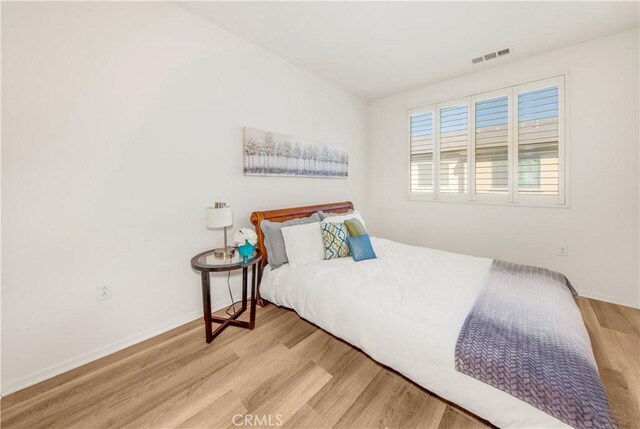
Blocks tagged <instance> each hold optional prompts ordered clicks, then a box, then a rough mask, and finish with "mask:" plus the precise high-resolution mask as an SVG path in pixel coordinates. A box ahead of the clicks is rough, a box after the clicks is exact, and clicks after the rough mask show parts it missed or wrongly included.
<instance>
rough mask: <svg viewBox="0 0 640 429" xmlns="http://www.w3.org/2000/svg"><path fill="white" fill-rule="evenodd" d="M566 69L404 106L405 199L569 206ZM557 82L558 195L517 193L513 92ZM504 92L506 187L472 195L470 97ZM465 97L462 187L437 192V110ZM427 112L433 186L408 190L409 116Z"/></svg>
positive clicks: (472, 115) (473, 139) (472, 114)
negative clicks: (429, 115)
mask: <svg viewBox="0 0 640 429" xmlns="http://www.w3.org/2000/svg"><path fill="white" fill-rule="evenodd" d="M567 81H568V72H565V73H559V74H552V75H547V76H546V77H542V78H538V79H527V80H524V81H520V82H516V83H513V84H510V85H506V86H502V87H497V88H495V89H490V90H484V91H478V92H474V93H473V94H471V95H467V96H463V97H455V98H453V97H452V98H447V99H445V100H444V101H439V102H432V103H429V104H426V105H424V106H422V107H417V108H412V109H409V110H408V112H407V128H406V130H407V133H408V138H407V140H408V142H409V143H408V144H407V145H406V146H405V148H407V151H408V155H407V157H406V163H405V166H406V167H405V168H406V169H408V174H407V177H408V180H407V183H408V187H407V193H406V199H407V200H410V201H428V202H455V203H471V204H490V205H508V206H521V207H550V208H568V207H569V162H568V157H569V144H568V140H569V139H568V130H569V115H568V104H569V103H568V99H569V93H568V92H569V88H568V82H567ZM555 85H557V86H558V175H559V189H558V195H557V196H556V195H518V183H517V180H516V178H517V177H518V134H519V133H518V127H519V124H518V109H517V107H518V106H517V105H518V103H517V101H518V100H517V97H518V93H519V92H526V91H531V90H535V89H538V88H545V87H549V86H555ZM505 95H507V99H508V106H509V107H508V114H509V120H508V124H509V130H508V165H509V171H508V192H507V193H506V195H505V194H476V192H475V191H476V183H475V151H476V147H475V143H476V129H475V121H476V117H475V108H476V102H479V101H483V100H487V99H491V98H498V97H502V96H505ZM465 100H466V103H467V112H468V128H467V135H468V145H467V192H465V193H462V194H455V193H451V194H450V193H442V192H440V189H439V188H440V186H439V185H440V183H439V182H440V171H439V167H440V109H442V108H446V107H451V106H455V105H460V104H462V103H464V101H465ZM425 111H431V112H433V121H434V149H433V152H434V155H433V160H434V161H433V168H434V172H433V191H428V192H425V191H412V190H411V116H412V115H416V114H418V113H420V112H425Z"/></svg>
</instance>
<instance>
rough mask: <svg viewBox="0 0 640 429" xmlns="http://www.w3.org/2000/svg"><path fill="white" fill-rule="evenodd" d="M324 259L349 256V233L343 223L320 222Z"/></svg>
mask: <svg viewBox="0 0 640 429" xmlns="http://www.w3.org/2000/svg"><path fill="white" fill-rule="evenodd" d="M320 229H321V230H322V243H323V244H324V259H335V258H344V257H345V256H349V254H350V253H349V244H348V243H347V238H348V237H349V233H348V232H347V228H346V227H345V226H344V224H343V223H330V222H321V223H320Z"/></svg>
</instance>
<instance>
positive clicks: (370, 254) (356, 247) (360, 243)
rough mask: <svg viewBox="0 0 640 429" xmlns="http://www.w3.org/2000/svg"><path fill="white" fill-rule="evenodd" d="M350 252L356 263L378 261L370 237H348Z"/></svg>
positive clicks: (366, 235)
mask: <svg viewBox="0 0 640 429" xmlns="http://www.w3.org/2000/svg"><path fill="white" fill-rule="evenodd" d="M347 242H348V243H349V250H350V251H351V257H352V258H353V260H354V261H356V262H358V261H364V260H367V259H376V252H374V251H373V246H371V240H370V239H369V235H368V234H365V235H361V236H359V237H347Z"/></svg>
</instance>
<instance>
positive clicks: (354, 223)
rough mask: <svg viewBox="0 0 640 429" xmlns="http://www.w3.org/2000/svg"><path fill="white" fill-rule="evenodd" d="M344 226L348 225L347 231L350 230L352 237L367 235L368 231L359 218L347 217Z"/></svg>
mask: <svg viewBox="0 0 640 429" xmlns="http://www.w3.org/2000/svg"><path fill="white" fill-rule="evenodd" d="M344 226H346V227H347V231H349V235H350V236H351V237H360V236H361V235H365V234H366V233H367V230H366V228H365V227H364V225H363V224H362V222H360V221H359V220H358V219H356V218H353V219H347V220H345V221H344Z"/></svg>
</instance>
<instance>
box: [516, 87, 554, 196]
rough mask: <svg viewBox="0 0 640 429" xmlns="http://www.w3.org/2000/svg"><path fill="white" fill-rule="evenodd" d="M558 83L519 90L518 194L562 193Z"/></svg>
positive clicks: (549, 194)
mask: <svg viewBox="0 0 640 429" xmlns="http://www.w3.org/2000/svg"><path fill="white" fill-rule="evenodd" d="M558 94H559V91H558V85H557V84H556V85H549V86H545V87H542V88H537V89H533V90H523V91H520V90H519V91H518V195H548V196H558V195H559V194H560V162H559V159H560V154H559V140H560V128H559V120H558V119H559V112H560V110H559V96H558Z"/></svg>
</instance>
